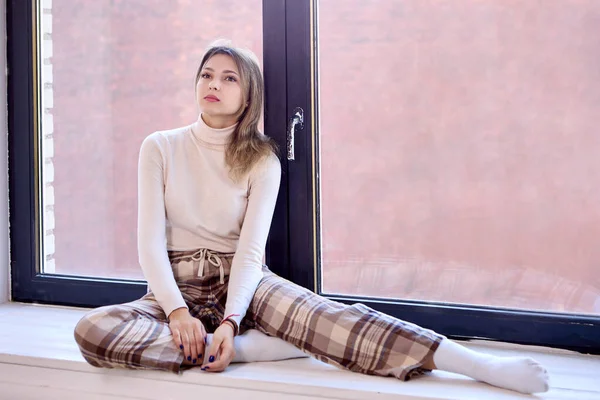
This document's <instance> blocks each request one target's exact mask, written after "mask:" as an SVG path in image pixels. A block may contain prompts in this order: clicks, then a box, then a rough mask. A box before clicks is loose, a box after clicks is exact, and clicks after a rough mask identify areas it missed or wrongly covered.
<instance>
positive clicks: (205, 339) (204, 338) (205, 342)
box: [204, 336, 206, 344]
mask: <svg viewBox="0 0 600 400" xmlns="http://www.w3.org/2000/svg"><path fill="white" fill-rule="evenodd" d="M204 344H206V336H204Z"/></svg>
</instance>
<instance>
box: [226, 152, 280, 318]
mask: <svg viewBox="0 0 600 400" xmlns="http://www.w3.org/2000/svg"><path fill="white" fill-rule="evenodd" d="M280 180H281V164H280V163H279V159H278V158H277V157H276V156H275V155H272V156H271V157H269V158H267V159H266V160H264V162H262V163H261V164H260V165H259V166H258V168H257V171H256V173H254V174H252V175H251V178H250V190H249V195H248V208H247V210H246V215H245V217H244V221H243V224H242V229H241V232H240V239H239V242H238V247H237V250H236V252H235V255H234V257H233V262H232V265H231V272H230V276H229V287H228V289H227V291H228V294H227V303H226V305H225V316H226V317H227V316H229V315H231V314H237V316H235V317H232V319H234V320H235V321H236V322H237V324H238V326H239V324H240V321H241V320H242V318H243V317H244V315H246V311H247V310H248V306H249V305H250V301H252V297H253V296H254V292H255V291H256V288H257V286H258V284H259V282H260V280H261V279H262V277H263V274H262V260H263V255H264V251H265V246H266V243H267V237H268V235H269V230H270V228H271V220H272V219H273V212H274V210H275V202H276V200H277V194H278V193H279V184H280Z"/></svg>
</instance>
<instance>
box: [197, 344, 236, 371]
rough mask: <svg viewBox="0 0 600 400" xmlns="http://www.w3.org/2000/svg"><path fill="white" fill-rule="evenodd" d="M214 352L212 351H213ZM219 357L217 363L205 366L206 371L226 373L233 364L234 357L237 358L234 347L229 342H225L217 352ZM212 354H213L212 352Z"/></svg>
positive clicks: (216, 359)
mask: <svg viewBox="0 0 600 400" xmlns="http://www.w3.org/2000/svg"><path fill="white" fill-rule="evenodd" d="M211 351H212V350H211ZM216 352H217V353H218V356H217V357H216V358H215V361H213V362H210V363H208V364H206V365H205V366H204V368H203V369H204V370H205V371H210V372H221V371H225V368H227V366H229V364H231V361H232V360H233V357H234V356H235V350H234V349H233V345H230V344H229V343H228V341H223V343H222V344H221V346H220V349H219V350H218V351H216ZM211 354H213V353H212V352H211Z"/></svg>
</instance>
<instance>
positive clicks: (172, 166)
mask: <svg viewBox="0 0 600 400" xmlns="http://www.w3.org/2000/svg"><path fill="white" fill-rule="evenodd" d="M234 128H235V126H231V127H229V128H225V129H213V128H211V127H209V126H208V125H206V124H205V123H204V121H203V120H202V118H201V117H200V118H198V123H197V124H195V125H191V126H187V127H183V128H178V129H173V130H168V131H160V132H155V133H153V134H151V135H150V136H148V137H147V138H146V139H145V140H144V141H143V143H142V146H141V149H140V157H139V166H138V256H139V262H140V265H141V267H142V270H143V272H144V276H145V278H146V280H147V281H148V285H149V287H150V289H151V290H152V292H153V293H154V295H155V297H156V300H157V301H158V303H159V304H160V306H161V307H162V309H163V310H164V312H165V314H166V315H167V316H168V315H169V314H171V312H172V311H173V310H175V309H177V308H181V307H184V308H187V306H186V304H185V302H184V300H183V297H182V295H181V292H180V291H179V289H178V287H177V284H176V282H175V278H174V276H173V273H172V271H171V266H170V262H169V258H168V256H167V250H196V249H199V248H207V249H210V250H213V251H218V252H225V253H235V255H234V257H233V262H232V266H231V272H230V277H229V287H228V295H227V303H226V306H225V316H228V315H230V314H239V316H237V317H234V319H235V321H236V322H237V323H238V325H239V323H240V321H241V319H242V318H243V317H244V315H245V314H246V310H247V309H248V305H249V304H250V301H251V300H252V297H253V296H254V292H255V291H256V287H257V286H258V283H259V281H260V280H261V278H262V276H263V275H262V260H263V254H264V249H265V245H266V241H267V236H268V233H269V229H270V225H271V220H272V218H273V210H274V208H275V201H276V198H277V194H278V191H279V182H280V178H281V165H280V163H279V159H278V158H277V157H276V156H275V155H274V154H273V155H272V156H271V157H269V158H266V159H264V160H263V161H261V162H260V163H258V164H257V165H255V166H254V167H253V169H252V170H251V171H250V173H249V174H248V175H247V176H246V177H245V178H244V179H243V180H241V181H240V182H238V183H235V182H234V181H233V180H232V179H230V177H229V170H228V168H227V166H226V164H225V152H224V151H225V146H226V142H227V140H228V138H229V136H230V135H231V133H232V132H233V130H234Z"/></svg>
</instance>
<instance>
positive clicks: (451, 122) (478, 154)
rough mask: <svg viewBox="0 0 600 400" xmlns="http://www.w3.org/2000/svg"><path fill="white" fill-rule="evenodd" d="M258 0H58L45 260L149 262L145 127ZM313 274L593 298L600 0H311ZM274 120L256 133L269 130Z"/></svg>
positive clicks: (244, 30) (353, 290)
mask: <svg viewBox="0 0 600 400" xmlns="http://www.w3.org/2000/svg"><path fill="white" fill-rule="evenodd" d="M261 3H262V2H261V1H260V0H252V1H237V2H230V1H183V0H178V1H170V2H165V1H160V0H152V1H147V0H144V1H142V0H135V1H134V0H129V1H112V2H109V1H94V2H85V1H83V0H77V1H72V2H69V5H68V6H67V5H61V3H57V2H55V3H53V9H52V13H53V18H54V23H53V30H54V32H53V41H54V57H53V60H52V63H53V67H54V96H55V97H54V100H55V101H54V103H55V104H54V110H53V114H54V125H55V134H54V138H55V168H56V177H55V180H56V184H55V187H56V189H55V193H56V206H55V213H56V229H55V234H56V240H57V241H56V247H57V250H56V256H55V259H56V265H57V267H56V268H57V272H60V273H75V274H92V275H104V276H107V275H108V276H119V277H141V271H140V269H139V266H138V264H137V255H136V251H135V247H136V246H135V225H136V212H137V211H136V184H137V183H136V164H137V154H138V150H139V145H140V143H141V140H142V139H143V138H144V137H145V136H147V135H148V134H150V133H151V132H153V131H155V130H159V129H167V128H173V127H176V126H181V125H183V124H187V123H189V122H191V121H193V119H194V118H196V108H195V105H194V94H193V77H194V73H195V69H196V67H197V63H198V62H199V60H200V58H201V55H202V50H203V48H204V46H205V45H206V44H207V43H208V42H209V41H210V40H211V39H212V38H214V37H217V36H225V37H229V38H232V39H234V40H235V41H236V42H237V43H239V44H241V45H245V46H248V47H250V48H252V49H253V50H255V51H256V52H257V53H258V54H259V55H261V54H262V37H261V34H262V25H261V24H262V21H261V9H260V7H261ZM320 15H321V24H320V35H321V36H320V64H321V70H320V72H321V76H320V82H321V86H320V95H321V99H320V103H321V116H322V118H321V121H320V129H321V131H320V133H321V143H322V158H321V163H322V182H323V187H322V200H321V201H322V209H323V221H322V222H323V255H324V290H325V291H326V292H342V293H350V294H364V295H370V296H388V297H399V298H412V299H424V300H437V301H447V302H464V303H473V304H489V305H495V306H506V307H524V308H535V309H538V308H539V309H549V310H556V311H568V312H594V313H597V312H599V311H600V309H599V308H598V307H599V306H600V304H598V303H600V301H599V300H598V299H599V298H600V275H599V274H598V273H597V272H595V271H596V270H595V267H596V265H597V263H598V261H600V250H599V249H600V248H599V247H598V246H595V245H594V244H595V239H596V238H597V237H598V236H599V235H598V234H599V233H600V211H599V209H598V207H597V206H596V205H597V204H599V201H600V185H598V183H599V178H600V161H597V160H598V159H600V158H598V157H596V156H595V152H596V151H597V149H598V148H599V146H598V145H599V144H600V143H599V142H600V135H598V134H597V132H596V130H595V129H594V126H593V125H592V121H594V118H593V116H594V114H598V112H599V111H600V110H599V107H600V84H599V83H598V82H600V79H598V78H599V76H598V75H599V74H600V72H599V71H600V65H598V64H599V61H598V60H600V57H599V56H600V54H599V53H600V47H599V46H598V45H599V44H600V34H598V32H597V29H596V26H597V24H598V22H599V20H600V4H598V3H597V2H596V1H594V0H585V1H584V0H569V1H567V0H547V1H545V2H544V5H543V6H542V5H541V4H540V3H536V2H527V3H523V2H520V1H508V0H486V1H474V0H471V1H467V0H460V1H459V0H454V1H418V2H417V1H392V0H387V1H383V0H382V1H377V2H374V1H358V0H345V1H336V2H331V1H323V2H321V4H320ZM267 134H268V132H267Z"/></svg>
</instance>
